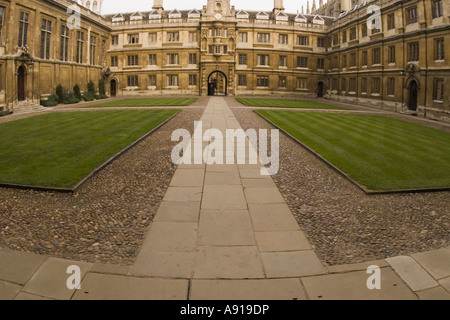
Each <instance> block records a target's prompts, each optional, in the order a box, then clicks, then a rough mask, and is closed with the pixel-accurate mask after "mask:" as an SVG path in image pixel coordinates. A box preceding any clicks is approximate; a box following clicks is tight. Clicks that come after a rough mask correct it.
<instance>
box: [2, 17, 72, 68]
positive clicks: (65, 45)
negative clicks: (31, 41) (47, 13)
mask: <svg viewBox="0 0 450 320" xmlns="http://www.w3.org/2000/svg"><path fill="white" fill-rule="evenodd" d="M60 42H61V43H60V48H59V60H61V61H69V28H68V27H67V26H65V25H62V26H61V39H60ZM0 43H1V42H0Z"/></svg>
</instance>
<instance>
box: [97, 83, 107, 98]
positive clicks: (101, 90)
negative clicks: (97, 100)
mask: <svg viewBox="0 0 450 320" xmlns="http://www.w3.org/2000/svg"><path fill="white" fill-rule="evenodd" d="M98 94H99V95H100V96H104V95H106V89H105V80H104V79H100V80H99V81H98Z"/></svg>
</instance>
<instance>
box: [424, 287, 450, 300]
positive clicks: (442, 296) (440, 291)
mask: <svg viewBox="0 0 450 320" xmlns="http://www.w3.org/2000/svg"><path fill="white" fill-rule="evenodd" d="M417 295H418V297H419V300H450V293H448V292H447V291H446V290H445V289H444V288H442V287H436V288H432V289H427V290H424V291H419V292H417Z"/></svg>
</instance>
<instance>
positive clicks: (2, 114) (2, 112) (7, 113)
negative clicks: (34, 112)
mask: <svg viewBox="0 0 450 320" xmlns="http://www.w3.org/2000/svg"><path fill="white" fill-rule="evenodd" d="M10 114H12V112H11V111H0V117H5V116H9V115H10Z"/></svg>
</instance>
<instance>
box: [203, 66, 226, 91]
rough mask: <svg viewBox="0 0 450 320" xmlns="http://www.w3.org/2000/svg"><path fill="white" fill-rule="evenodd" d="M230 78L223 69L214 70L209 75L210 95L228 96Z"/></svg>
mask: <svg viewBox="0 0 450 320" xmlns="http://www.w3.org/2000/svg"><path fill="white" fill-rule="evenodd" d="M227 94H228V80H227V76H226V75H225V73H223V72H222V71H214V72H211V74H210V75H209V77H208V96H226V95H227Z"/></svg>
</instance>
